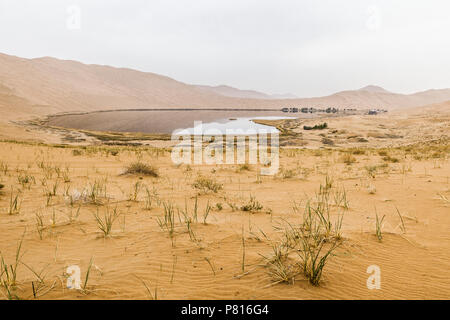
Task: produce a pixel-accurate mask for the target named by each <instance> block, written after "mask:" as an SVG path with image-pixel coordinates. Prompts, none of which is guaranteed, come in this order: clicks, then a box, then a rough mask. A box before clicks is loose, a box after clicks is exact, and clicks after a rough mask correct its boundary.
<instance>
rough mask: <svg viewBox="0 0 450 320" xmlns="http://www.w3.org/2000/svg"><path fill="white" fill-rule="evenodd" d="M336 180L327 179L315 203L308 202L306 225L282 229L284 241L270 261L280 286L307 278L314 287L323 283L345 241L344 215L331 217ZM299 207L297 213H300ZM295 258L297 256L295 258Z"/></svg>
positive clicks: (274, 251) (289, 224)
mask: <svg viewBox="0 0 450 320" xmlns="http://www.w3.org/2000/svg"><path fill="white" fill-rule="evenodd" d="M331 188H332V181H331V180H330V179H329V178H328V177H327V181H326V182H325V185H321V186H320V191H319V193H317V194H316V199H315V201H307V202H306V205H305V210H304V212H303V219H302V222H301V223H300V224H298V225H294V224H291V223H288V222H287V221H286V224H285V225H284V226H282V227H280V228H279V229H280V231H282V234H283V235H282V239H281V242H280V244H277V245H274V246H273V247H272V249H273V255H272V256H271V257H270V258H267V257H264V258H265V259H266V262H267V264H266V267H267V269H268V272H269V275H270V276H271V277H272V278H273V280H274V281H275V282H276V283H281V282H288V283H289V282H294V280H295V278H296V276H298V275H300V274H303V276H304V277H305V278H306V279H307V280H308V281H309V282H310V283H311V284H312V285H314V286H317V285H319V284H320V281H321V278H322V273H323V270H324V267H325V265H326V263H327V261H328V259H329V257H330V256H332V254H333V252H334V250H336V248H338V247H339V245H340V244H341V242H342V234H341V229H342V221H343V217H344V216H343V214H338V215H337V217H336V219H335V220H334V221H333V220H332V218H331V214H330V206H331V205H330V203H329V198H330V190H331ZM298 209H299V208H298V207H297V206H295V207H294V210H295V211H298ZM291 256H294V257H291Z"/></svg>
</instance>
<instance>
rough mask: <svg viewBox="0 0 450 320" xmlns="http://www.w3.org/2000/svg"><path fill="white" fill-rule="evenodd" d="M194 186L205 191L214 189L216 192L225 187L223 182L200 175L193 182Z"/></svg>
mask: <svg viewBox="0 0 450 320" xmlns="http://www.w3.org/2000/svg"><path fill="white" fill-rule="evenodd" d="M192 187H194V188H195V189H199V190H202V191H204V192H208V191H212V192H214V193H217V192H219V191H220V190H222V189H223V184H221V183H219V182H217V181H216V180H215V179H213V178H210V177H204V176H198V177H197V179H196V180H195V181H194V183H193V184H192Z"/></svg>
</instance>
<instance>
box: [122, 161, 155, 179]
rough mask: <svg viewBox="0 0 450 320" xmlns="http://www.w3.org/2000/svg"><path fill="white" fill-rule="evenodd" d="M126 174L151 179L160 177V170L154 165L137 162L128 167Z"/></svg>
mask: <svg viewBox="0 0 450 320" xmlns="http://www.w3.org/2000/svg"><path fill="white" fill-rule="evenodd" d="M124 174H138V175H144V176H151V177H155V178H156V177H159V173H158V169H157V168H156V167H154V166H152V165H149V164H146V163H142V162H140V161H136V162H133V163H131V164H130V165H128V167H127V168H126V169H125V173H124Z"/></svg>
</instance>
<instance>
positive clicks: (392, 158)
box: [383, 156, 400, 163]
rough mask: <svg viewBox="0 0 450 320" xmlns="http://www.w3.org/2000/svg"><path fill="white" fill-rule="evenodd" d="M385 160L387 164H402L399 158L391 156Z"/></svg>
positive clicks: (384, 158)
mask: <svg viewBox="0 0 450 320" xmlns="http://www.w3.org/2000/svg"><path fill="white" fill-rule="evenodd" d="M383 160H384V161H386V162H393V163H397V162H400V160H399V159H398V158H395V157H391V156H386V157H383Z"/></svg>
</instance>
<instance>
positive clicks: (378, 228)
mask: <svg viewBox="0 0 450 320" xmlns="http://www.w3.org/2000/svg"><path fill="white" fill-rule="evenodd" d="M375 217H376V221H375V228H376V229H375V235H376V236H377V239H378V241H380V242H381V240H383V233H382V227H383V220H384V218H385V217H386V215H384V216H383V217H382V218H381V219H380V218H379V217H378V213H375Z"/></svg>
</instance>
